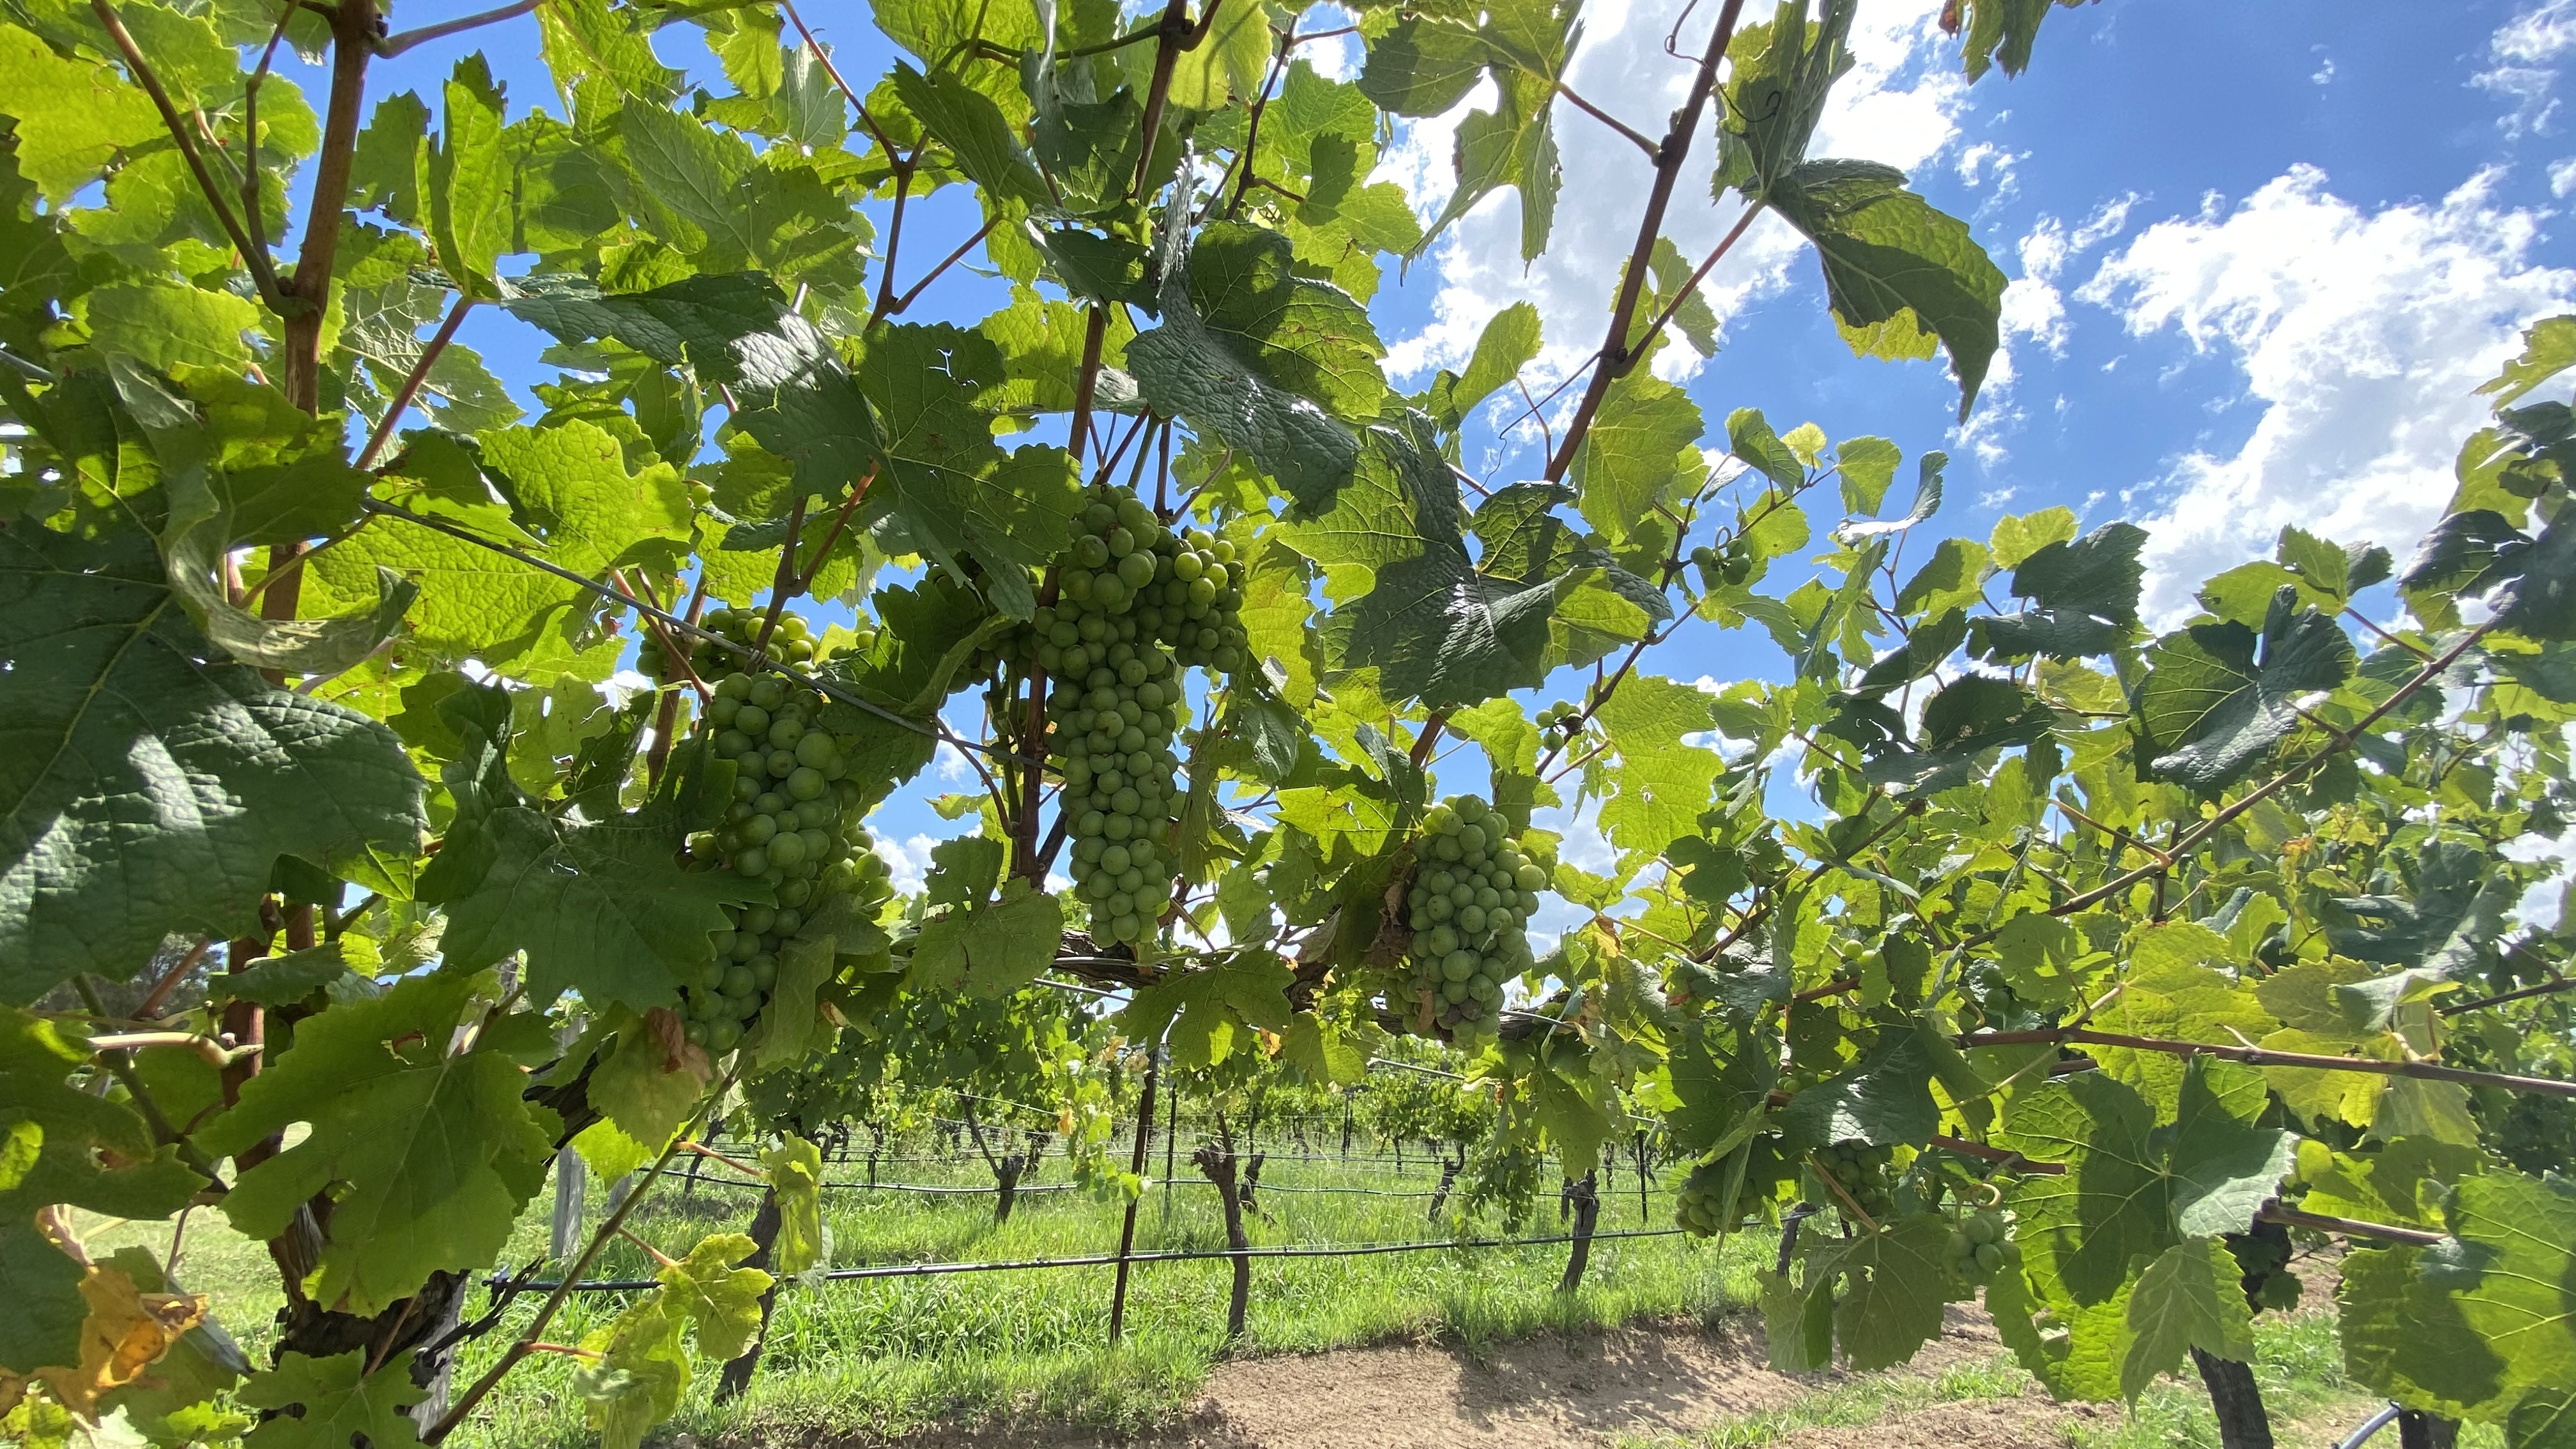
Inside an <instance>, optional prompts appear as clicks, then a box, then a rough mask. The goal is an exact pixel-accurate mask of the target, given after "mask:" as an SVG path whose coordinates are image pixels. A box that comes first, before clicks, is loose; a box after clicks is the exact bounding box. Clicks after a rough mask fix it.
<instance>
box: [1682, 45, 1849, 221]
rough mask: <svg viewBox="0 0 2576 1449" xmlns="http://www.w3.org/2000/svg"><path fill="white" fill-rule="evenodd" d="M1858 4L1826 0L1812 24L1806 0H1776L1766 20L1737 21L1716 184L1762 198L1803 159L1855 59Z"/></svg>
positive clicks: (1720, 116)
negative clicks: (1854, 28) (1829, 98)
mask: <svg viewBox="0 0 2576 1449" xmlns="http://www.w3.org/2000/svg"><path fill="white" fill-rule="evenodd" d="M1858 9H1859V4H1858V0H1824V10H1823V13H1822V15H1820V16H1819V17H1817V19H1816V20H1815V22H1814V23H1813V25H1812V27H1811V26H1810V23H1809V21H1808V18H1807V17H1808V5H1807V0H1780V4H1779V6H1778V8H1776V9H1775V10H1773V11H1772V14H1771V18H1770V19H1769V20H1767V21H1759V22H1756V23H1754V24H1751V25H1743V26H1739V27H1737V29H1736V32H1735V36H1734V39H1733V40H1732V41H1730V42H1729V43H1728V45H1727V56H1728V59H1729V61H1730V65H1729V67H1728V73H1727V83H1726V93H1725V104H1724V106H1723V107H1722V108H1721V109H1720V111H1719V113H1718V123H1717V125H1718V132H1717V143H1718V145H1717V176H1716V179H1715V189H1716V190H1718V191H1720V192H1723V191H1724V190H1725V189H1726V188H1727V187H1729V186H1734V187H1738V188H1740V189H1741V190H1742V191H1743V193H1744V195H1745V197H1746V199H1748V200H1751V201H1757V202H1758V201H1763V200H1767V199H1769V198H1770V196H1771V194H1772V192H1773V191H1774V190H1775V189H1776V188H1777V187H1778V186H1779V185H1780V184H1781V183H1782V182H1783V181H1784V180H1785V179H1786V178H1787V177H1788V175H1789V173H1790V172H1791V171H1792V170H1793V169H1794V168H1796V166H1797V165H1798V164H1799V163H1800V162H1802V161H1804V160H1805V159H1806V157H1807V143H1808V141H1809V140H1811V139H1812V138H1813V137H1814V136H1815V133H1816V123H1817V122H1818V121H1819V120H1821V119H1823V117H1824V113H1825V97H1826V95H1827V93H1829V92H1830V91H1831V90H1832V89H1833V84H1834V82H1835V81H1837V80H1839V79H1841V78H1842V76H1843V74H1844V73H1845V72H1847V71H1849V70H1850V69H1851V67H1852V52H1851V26H1852V17H1853V15H1854V14H1855V13H1856V12H1857V11H1858Z"/></svg>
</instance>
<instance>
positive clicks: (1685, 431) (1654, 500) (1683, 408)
mask: <svg viewBox="0 0 2576 1449" xmlns="http://www.w3.org/2000/svg"><path fill="white" fill-rule="evenodd" d="M1748 411H1749V410H1748ZM1738 416H1739V417H1740V416H1742V414H1740V413H1739V414H1738ZM1756 416H1757V417H1758V415H1756ZM1700 429H1701V419H1700V411H1699V404H1697V403H1694V402H1692V401H1691V400H1690V397H1689V395H1688V394H1686V393H1684V392H1683V391H1682V390H1681V389H1680V388H1678V387H1675V386H1673V385H1672V384H1671V383H1668V382H1666V381H1664V380H1663V379H1662V378H1659V377H1657V376H1655V375H1654V374H1653V373H1651V372H1647V371H1643V370H1640V371H1636V372H1631V373H1629V374H1628V375H1627V376H1625V377H1622V378H1620V379H1619V380H1618V381H1616V382H1614V383H1612V384H1610V390H1609V391H1608V392H1606V393H1604V394H1603V395H1602V398H1601V410H1600V411H1599V412H1598V413H1597V414H1595V415H1594V417H1593V420H1592V428H1591V431H1589V432H1587V433H1585V434H1584V435H1583V446H1582V447H1581V448H1580V449H1579V450H1577V451H1576V454H1575V457H1574V463H1573V466H1572V467H1571V468H1570V469H1569V470H1568V477H1569V478H1570V480H1571V481H1572V482H1573V484H1574V486H1575V488H1576V490H1577V491H1578V493H1579V494H1580V496H1581V498H1582V509H1583V520H1584V522H1586V523H1589V524H1591V525H1592V527H1593V530H1594V531H1595V532H1597V533H1599V534H1600V535H1601V536H1602V537H1604V538H1607V539H1609V540H1611V541H1612V542H1614V543H1616V542H1619V541H1621V540H1624V539H1626V538H1627V537H1628V536H1629V535H1630V534H1631V533H1633V532H1634V531H1635V530H1636V529H1637V527H1638V526H1639V524H1640V523H1641V522H1642V521H1643V520H1645V519H1646V518H1648V517H1650V516H1652V515H1653V512H1654V508H1655V505H1656V504H1658V503H1661V502H1663V501H1664V496H1665V494H1666V493H1667V492H1669V491H1670V490H1671V488H1672V486H1673V482H1674V480H1675V479H1677V478H1679V477H1680V476H1681V464H1680V461H1679V459H1680V454H1681V450H1682V449H1684V448H1687V447H1691V446H1692V445H1693V444H1695V443H1697V442H1698V441H1699V435H1700ZM1793 461H1794V460H1793Z"/></svg>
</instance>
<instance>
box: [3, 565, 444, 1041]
mask: <svg viewBox="0 0 2576 1449" xmlns="http://www.w3.org/2000/svg"><path fill="white" fill-rule="evenodd" d="M0 658H5V659H6V660H7V661H8V664H9V672H8V677H9V681H10V683H9V687H8V689H6V690H5V691H0V804H4V805H5V809H6V812H7V813H6V815H5V816H0V999H8V1000H21V1001H24V1000H30V999H33V998H34V997H35V996H37V995H39V994H41V993H43V992H44V991H46V990H47V989H49V988H51V987H52V986H53V985H55V984H56V983H57V982H60V981H62V980H64V979H66V978H68V977H70V976H71V975H73V974H74V973H76V972H81V971H95V972H97V973H99V974H100V975H102V976H105V977H107V978H108V979H110V980H120V981H121V980H123V979H125V978H126V977H128V976H131V975H132V974H133V973H134V972H135V970H136V969H137V968H138V967H139V966H140V965H141V964H142V963H143V962H144V961H145V960H147V959H149V957H150V956H151V954H152V951H153V949H154V948H155V947H156V946H158V945H159V944H160V941H161V938H162V936H163V935H165V934H166V933H168V932H171V931H193V932H200V933H203V934H206V935H212V936H225V935H230V934H234V933H236V932H240V931H244V930H247V929H249V928H250V927H251V925H252V924H253V921H254V913H255V911H256V908H257V904H258V898H259V896H260V894H261V892H263V891H265V890H266V889H267V888H268V882H269V877H270V875H271V873H272V871H273V870H274V868H275V865H276V862H277V859H278V857H279V856H281V855H292V856H295V857H297V858H299V859H302V860H306V861H309V862H312V863H314V864H317V865H323V866H326V867H330V868H332V869H334V870H337V871H339V872H340V873H342V874H344V875H345V874H348V873H350V872H352V871H356V872H360V873H363V874H367V875H369V876H370V877H371V878H382V876H381V872H379V871H378V870H377V868H376V867H375V865H374V864H373V863H372V862H373V861H374V860H375V859H377V858H386V859H399V860H402V861H404V862H408V860H409V859H410V857H411V855H412V852H413V850H414V849H415V848H416V846H417V844H418V842H419V839H420V832H421V829H422V826H423V823H424V822H423V818H422V815H421V781H420V776H419V774H418V772H416V771H415V770H414V769H413V768H412V765H411V762H410V760H409V759H408V758H406V757H405V756H404V754H403V750H402V745H401V742H400V741H399V740H397V739H396V738H395V737H394V734H393V732H392V731H391V730H388V729H386V728H385V727H384V726H383V725H380V724H378V723H376V722H375V721H373V720H370V719H367V718H365V717H364V716H361V715H358V714H355V713H353V712H351V711H349V710H346V709H342V708H339V707H338V706H335V705H330V704H325V703H322V702H321V701H318V700H315V699H312V698H310V697H307V696H304V695H298V694H291V693H288V692H287V691H285V690H281V689H278V688H275V687H273V686H271V685H270V684H268V683H267V682H266V681H265V680H263V679H261V678H260V677H259V676H258V675H257V674H255V673H253V672H252V671H251V670H249V669H246V668H244V667H242V666H240V665H237V664H230V663H226V662H223V661H222V660H221V659H219V658H217V657H215V656H214V651H213V650H212V648H211V647H210V646H209V645H208V644H207V642H206V640H205V638H204V637H203V636H202V635H200V634H199V633H198V632H197V630H196V628H195V627H194V626H193V625H192V624H190V622H189V621H188V617H187V614H186V612H185V610H183V609H182V608H181V607H180V605H179V601H178V599H177V598H176V597H175V596H174V595H173V594H172V593H171V590H170V586H169V582H168V579H167V577H166V576H165V574H164V573H163V570H162V565H161V560H160V559H159V558H157V557H156V556H155V555H154V553H153V550H152V544H151V540H150V538H149V537H147V536H145V535H143V534H140V533H133V532H129V533H122V534H118V535H115V536H114V537H112V538H111V539H109V540H107V541H104V542H101V543H95V544H92V543H83V542H80V541H77V540H74V539H70V538H66V537H63V536H62V535H59V534H54V533H50V532H47V531H45V530H43V529H38V528H21V529H17V530H14V531H12V532H10V533H7V534H5V535H0Z"/></svg>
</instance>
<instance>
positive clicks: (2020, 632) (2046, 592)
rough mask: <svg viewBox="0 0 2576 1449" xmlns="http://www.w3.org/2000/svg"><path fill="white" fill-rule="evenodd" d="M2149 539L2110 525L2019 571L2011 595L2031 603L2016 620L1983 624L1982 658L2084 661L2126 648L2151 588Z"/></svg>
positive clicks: (2046, 552) (2053, 548)
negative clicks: (2146, 554) (2145, 556)
mask: <svg viewBox="0 0 2576 1449" xmlns="http://www.w3.org/2000/svg"><path fill="white" fill-rule="evenodd" d="M2146 542H2147V531H2146V530H2145V529H2143V528H2140V527H2138V526H2137V525H2135V524H2131V523H2106V524H2104V525H2102V526H2101V527H2100V528H2097V529H2095V530H2093V531H2092V532H2091V533H2089V534H2086V535H2085V536H2084V537H2083V538H2082V539H2080V540H2077V541H2076V542H2073V543H2050V544H2048V545H2046V546H2045V547H2043V548H2041V549H2040V550H2039V552H2037V553H2034V554H2032V555H2031V556H2030V557H2029V558H2026V559H2024V560H2022V563H2021V567H2020V568H2018V569H2016V570H2014V571H2013V577H2012V592H2013V594H2014V596H2015V597H2017V598H2023V599H2028V600H2030V604H2029V606H2028V607H2026V608H2024V609H2022V610H2021V611H2020V612H2018V613H2013V614H2005V615H2001V616H1999V617H1996V618H1991V619H1979V620H1978V621H1977V653H1978V654H1980V655H1981V656H1983V657H1985V658H1987V659H1993V660H1998V661H2004V660H2019V659H2028V658H2030V657H2031V656H2032V655H2034V654H2040V655H2046V656H2047V657H2049V658H2051V659H2081V658H2084V657H2087V656H2089V655H2094V654H2101V653H2105V652H2108V651H2109V650H2110V649H2112V648H2113V647H2114V646H2116V645H2119V644H2121V643H2123V642H2125V641H2126V640H2127V638H2128V637H2129V631H2130V630H2131V629H2132V628H2134V627H2136V625H2137V622H2138V594H2139V591H2140V589H2141V587H2142V586H2143V585H2144V583H2145V580H2146V568H2145V565H2143V564H2141V563H2140V562H2139V561H2138V551H2139V550H2140V549H2141V548H2144V547H2145V546H2146Z"/></svg>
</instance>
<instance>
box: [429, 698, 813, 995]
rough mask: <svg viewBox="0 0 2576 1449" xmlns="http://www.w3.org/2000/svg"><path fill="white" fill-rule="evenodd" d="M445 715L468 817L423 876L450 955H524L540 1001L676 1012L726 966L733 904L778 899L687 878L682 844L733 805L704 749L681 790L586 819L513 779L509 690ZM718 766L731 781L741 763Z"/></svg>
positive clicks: (454, 783)
mask: <svg viewBox="0 0 2576 1449" xmlns="http://www.w3.org/2000/svg"><path fill="white" fill-rule="evenodd" d="M440 712H441V714H442V715H443V716H444V717H445V718H446V719H447V720H448V721H449V722H450V723H451V725H452V727H453V728H455V730H456V731H457V735H458V738H459V741H460V749H459V752H458V756H457V760H456V763H454V764H452V765H450V766H449V767H448V768H447V770H446V772H445V777H446V780H447V787H448V791H449V793H450V794H451V795H452V796H453V797H454V798H455V801H456V818H455V821H454V823H453V824H451V825H450V826H449V827H448V831H447V837H446V840H445V842H444V843H443V844H442V846H441V847H440V849H439V852H438V858H437V859H436V860H435V861H433V862H432V863H431V865H430V867H429V868H428V869H427V870H426V871H424V872H422V874H421V880H420V897H421V899H422V900H424V901H428V902H432V903H435V904H438V905H440V906H441V907H443V908H444V910H445V911H446V913H447V930H446V933H445V935H443V936H442V937H441V938H440V941H439V946H440V951H441V953H442V954H443V955H444V956H445V957H446V958H447V959H448V960H450V961H458V962H464V963H466V964H469V965H475V966H481V965H487V964H489V963H491V962H494V961H497V960H499V959H501V958H502V957H503V956H506V955H508V954H510V953H511V952H513V951H525V952H526V953H527V969H528V982H529V985H530V987H531V988H532V989H533V990H534V991H535V992H537V993H538V994H539V995H540V997H541V998H543V997H551V996H552V995H553V994H555V993H557V992H561V991H566V990H572V991H578V992H580V993H581V994H582V996H583V997H584V998H585V999H586V1000H588V1001H591V1002H593V1003H595V1004H598V1005H603V1006H604V1005H607V1004H609V1003H616V1004H619V1005H624V1006H629V1007H632V1008H634V1009H635V1010H637V1011H642V1010H644V1009H646V1008H648V1007H654V1006H674V1005H677V1004H678V1001H679V984H680V982H681V981H682V980H683V979H685V978H686V977H688V976H690V975H693V974H694V973H695V972H696V970H697V969H698V968H699V967H701V966H703V965H704V964H705V963H707V962H709V961H712V960H714V959H715V946H714V944H713V942H712V941H710V940H709V939H708V935H709V933H710V932H713V931H720V930H724V929H726V928H727V927H728V926H729V925H730V924H731V922H730V921H729V919H728V918H727V917H726V915H725V913H724V911H723V910H722V909H721V908H722V906H723V905H724V904H725V903H727V902H730V901H747V900H755V899H763V898H766V896H767V894H768V892H767V889H766V888H765V887H763V886H761V885H760V884H759V883H758V882H755V881H746V880H743V879H740V878H739V877H735V876H732V875H729V874H722V873H717V872H709V871H690V870H683V869H681V867H680V866H679V864H678V863H677V861H676V860H675V855H676V853H677V846H678V843H679V841H680V839H681V838H682V837H683V836H684V835H685V834H686V832H687V831H688V830H690V829H692V828H703V826H704V824H706V823H707V822H708V819H709V815H708V812H709V811H710V810H711V809H713V808H718V807H719V806H720V803H721V802H720V801H718V800H717V799H716V795H715V791H714V786H713V785H711V784H710V783H709V781H708V780H706V779H703V778H701V777H700V776H699V774H698V770H699V768H700V766H701V764H702V762H703V758H704V757H703V756H702V755H700V754H699V753H698V752H697V751H696V750H694V749H691V750H687V751H683V752H681V753H680V754H679V755H678V756H676V757H675V759H676V767H675V768H674V769H673V771H672V773H671V774H670V775H669V776H668V777H666V784H667V785H668V787H669V788H668V789H667V790H666V792H665V794H664V796H663V797H662V798H661V799H660V800H658V801H656V802H655V803H654V804H652V805H649V806H647V807H646V808H645V809H643V810H641V811H637V812H633V813H629V814H621V815H616V816H612V817H611V818H609V819H607V820H603V821H599V822H596V823H576V822H573V821H568V820H565V819H561V818H558V817H556V816H554V815H552V814H549V813H548V812H546V811H545V810H543V809H540V808H538V807H537V806H536V805H534V804H533V803H531V802H529V801H528V800H527V798H526V797H525V796H524V795H522V794H521V793H520V792H519V790H518V788H517V786H515V785H514V784H512V783H511V782H510V779H509V775H508V771H507V769H506V764H505V762H506V760H507V757H508V750H509V727H508V721H509V706H508V703H507V698H506V696H503V695H502V693H501V691H500V690H498V689H496V688H473V687H469V688H467V689H464V690H460V691H458V692H457V693H456V694H454V695H451V696H449V697H448V698H447V699H446V700H445V701H444V702H442V704H441V705H440ZM712 768H713V769H714V770H716V771H717V772H720V773H721V774H723V775H724V776H727V777H730V776H731V774H732V769H731V767H730V766H729V765H718V766H714V767H712ZM726 783H728V784H729V783H730V781H729V779H728V780H727V782H726Z"/></svg>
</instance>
